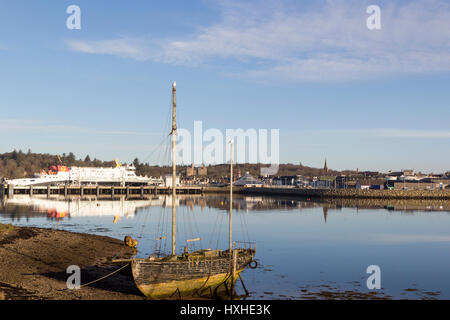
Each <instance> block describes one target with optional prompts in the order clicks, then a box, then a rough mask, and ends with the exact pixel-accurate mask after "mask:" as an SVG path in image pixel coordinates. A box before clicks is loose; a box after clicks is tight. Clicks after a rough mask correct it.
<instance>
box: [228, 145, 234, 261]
mask: <svg viewBox="0 0 450 320" xmlns="http://www.w3.org/2000/svg"><path fill="white" fill-rule="evenodd" d="M232 222H233V141H231V142H230V216H229V223H230V225H229V248H230V249H229V250H230V257H231V252H232V243H231V242H232V240H231V239H232V237H231V234H232Z"/></svg>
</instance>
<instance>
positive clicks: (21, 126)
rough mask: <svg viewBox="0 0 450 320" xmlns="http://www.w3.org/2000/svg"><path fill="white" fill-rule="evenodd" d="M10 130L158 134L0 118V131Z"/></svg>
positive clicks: (155, 133)
mask: <svg viewBox="0 0 450 320" xmlns="http://www.w3.org/2000/svg"><path fill="white" fill-rule="evenodd" d="M12 130H15V131H21V132H32V131H38V132H55V133H58V132H63V133H68V132H70V133H72V132H78V133H79V132H82V133H86V134H104V135H160V134H161V133H157V132H137V131H121V130H98V129H91V128H86V127H78V126H72V125H58V124H52V123H47V122H44V121H41V120H28V119H0V132H1V131H4V132H10V131H12Z"/></svg>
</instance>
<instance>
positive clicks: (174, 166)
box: [171, 82, 177, 255]
mask: <svg viewBox="0 0 450 320" xmlns="http://www.w3.org/2000/svg"><path fill="white" fill-rule="evenodd" d="M176 85H177V83H176V82H174V83H173V84H172V97H173V111H172V132H171V134H172V255H175V254H176V250H175V237H176V211H175V196H176V193H177V191H176V184H177V179H176V177H177V168H176V152H175V150H176V134H177V124H176V99H175V94H176V91H177V89H176Z"/></svg>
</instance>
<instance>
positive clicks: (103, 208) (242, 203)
mask: <svg viewBox="0 0 450 320" xmlns="http://www.w3.org/2000/svg"><path fill="white" fill-rule="evenodd" d="M0 205H1V206H0V209H1V212H2V213H3V214H6V215H9V217H10V218H11V219H14V218H20V217H26V218H30V217H33V216H42V215H46V216H47V217H48V218H54V219H62V218H64V217H82V216H119V217H131V218H132V217H134V216H135V215H136V212H137V209H139V208H148V207H152V206H154V207H163V208H170V207H171V206H172V198H171V196H170V195H159V196H153V197H151V198H144V199H141V200H135V199H130V200H126V199H125V198H124V197H120V198H116V199H104V198H103V199H102V198H96V197H83V198H81V197H77V196H72V197H66V198H65V197H63V196H56V197H46V196H33V197H30V196H26V195H24V196H14V197H13V198H12V199H8V198H6V197H5V198H3V199H2V200H1V203H0ZM175 205H176V206H177V207H179V206H181V207H188V208H190V209H191V210H194V208H195V207H199V208H200V209H204V208H216V209H219V210H228V208H229V198H228V196H227V195H206V196H205V195H179V196H177V198H176V201H175ZM311 208H322V211H323V221H324V223H326V222H327V217H328V211H329V210H330V209H334V210H341V209H342V208H354V209H356V210H357V211H358V210H361V209H384V210H388V211H401V212H402V213H414V212H427V211H429V212H430V211H441V212H450V201H448V200H443V201H435V200H375V199H370V200H366V199H357V200H353V199H310V198H299V199H291V198H283V197H251V196H242V195H235V196H234V197H233V210H236V211H271V210H294V209H298V210H302V209H311ZM30 209H31V210H30Z"/></svg>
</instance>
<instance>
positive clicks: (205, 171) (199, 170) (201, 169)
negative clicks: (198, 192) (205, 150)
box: [197, 163, 208, 176]
mask: <svg viewBox="0 0 450 320" xmlns="http://www.w3.org/2000/svg"><path fill="white" fill-rule="evenodd" d="M207 174H208V169H207V168H206V167H205V164H204V163H203V164H202V166H201V167H199V168H197V175H198V176H206V175H207Z"/></svg>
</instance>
